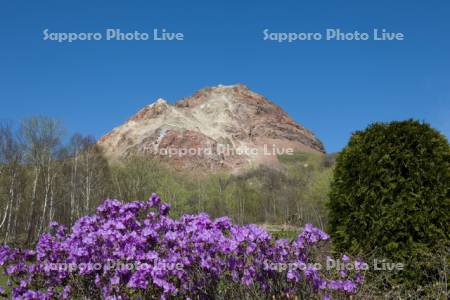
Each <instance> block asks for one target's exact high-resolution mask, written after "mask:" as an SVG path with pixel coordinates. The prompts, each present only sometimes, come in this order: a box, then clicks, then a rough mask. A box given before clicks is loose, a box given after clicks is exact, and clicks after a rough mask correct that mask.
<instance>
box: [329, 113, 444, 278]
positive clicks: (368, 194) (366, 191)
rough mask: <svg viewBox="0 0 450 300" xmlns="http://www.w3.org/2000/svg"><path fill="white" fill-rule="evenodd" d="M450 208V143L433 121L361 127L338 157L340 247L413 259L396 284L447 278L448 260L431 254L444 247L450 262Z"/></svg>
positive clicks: (333, 215) (335, 190)
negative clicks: (449, 255) (443, 273)
mask: <svg viewBox="0 0 450 300" xmlns="http://www.w3.org/2000/svg"><path fill="white" fill-rule="evenodd" d="M449 212H450V146H449V144H448V141H447V140H446V138H445V137H444V136H443V135H441V134H440V133H439V132H437V131H436V130H434V129H432V128H430V126H429V125H427V124H423V123H420V122H417V121H413V120H408V121H403V122H392V123H389V124H384V123H375V124H373V125H371V126H369V127H368V128H367V129H366V130H364V131H358V132H356V133H354V134H353V135H352V137H351V139H350V142H349V143H348V145H347V147H346V148H345V149H344V150H343V151H342V153H341V154H340V155H339V156H338V158H337V162H336V168H335V171H334V180H333V183H332V188H331V194H330V215H329V218H330V222H329V224H330V233H331V235H332V237H333V243H334V246H335V248H336V249H338V250H350V251H351V252H353V253H365V254H368V253H373V255H374V256H375V257H386V258H388V259H390V260H391V261H393V262H402V263H405V270H404V271H402V272H400V273H399V274H398V276H394V277H393V278H390V280H392V281H393V282H400V283H402V282H403V283H409V284H411V285H418V284H424V283H425V282H430V281H433V280H439V277H440V276H442V274H440V273H439V270H442V267H443V266H442V265H441V264H442V260H440V261H438V262H436V261H433V260H431V259H430V255H431V256H432V254H433V253H439V252H441V253H442V252H443V251H444V252H445V253H447V262H448V249H449V248H448V245H449V241H450V231H449V228H450V213H449ZM444 263H445V260H444ZM391 283H392V282H391Z"/></svg>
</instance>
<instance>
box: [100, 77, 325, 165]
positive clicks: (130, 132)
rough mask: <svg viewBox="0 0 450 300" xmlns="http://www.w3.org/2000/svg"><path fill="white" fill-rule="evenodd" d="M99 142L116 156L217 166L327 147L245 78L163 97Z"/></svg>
mask: <svg viewBox="0 0 450 300" xmlns="http://www.w3.org/2000/svg"><path fill="white" fill-rule="evenodd" d="M98 144H99V145H100V146H101V148H103V149H104V152H105V154H106V155H107V157H110V158H112V159H121V158H126V157H129V156H131V155H135V154H138V155H145V156H148V157H149V159H150V158H151V159H159V160H163V161H166V162H168V163H170V164H173V165H174V166H176V167H179V168H189V169H195V168H202V169H212V170H217V169H230V170H239V169H242V168H246V167H248V166H251V165H258V164H267V165H275V164H277V161H278V160H277V154H284V152H286V151H289V149H292V150H293V151H294V150H299V151H310V152H324V148H323V145H322V143H321V142H320V141H319V140H318V139H317V138H316V137H315V136H314V134H313V133H312V132H311V131H309V130H308V129H306V128H304V127H302V126H301V125H299V124H297V123H296V122H295V121H294V120H293V119H292V118H291V117H289V115H288V114H287V113H286V112H284V111H283V110H282V109H281V108H280V107H278V106H277V105H275V104H274V103H272V102H271V101H270V100H268V99H267V98H265V97H263V96H262V95H259V94H257V93H255V92H253V91H251V90H250V89H249V88H247V87H246V86H245V85H243V84H235V85H218V86H214V87H208V88H204V89H201V90H199V91H197V92H196V93H194V94H193V95H192V96H190V97H186V98H183V99H181V100H179V101H177V102H176V103H175V104H173V105H172V104H170V103H168V102H167V101H166V100H164V99H162V98H159V99H157V100H156V101H155V102H153V103H152V104H150V105H147V106H145V107H144V108H142V109H141V110H139V111H138V112H137V113H136V114H135V115H133V116H132V117H131V118H129V119H128V121H127V122H126V123H124V124H123V125H121V126H119V127H117V128H115V129H113V130H112V131H111V132H109V133H108V134H107V135H105V136H104V137H102V138H101V139H100V141H99V142H98ZM243 149H244V150H246V151H243ZM280 149H281V150H280ZM275 150H276V151H275ZM186 151H191V153H184V152H186ZM283 151H284V152H283ZM169 152H170V153H169ZM180 152H183V153H180ZM268 152H271V153H272V155H268V154H267V153H268Z"/></svg>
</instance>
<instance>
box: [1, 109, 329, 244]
mask: <svg viewBox="0 0 450 300" xmlns="http://www.w3.org/2000/svg"><path fill="white" fill-rule="evenodd" d="M63 133H64V130H63V128H62V127H61V124H60V123H59V122H57V121H55V120H53V119H50V118H46V117H33V118H30V119H26V120H23V121H22V123H21V124H20V126H18V128H15V127H14V126H6V125H3V126H0V211H1V214H0V239H1V240H2V241H5V242H8V243H11V244H17V245H18V246H28V245H32V244H33V243H34V241H35V240H36V238H37V237H38V236H39V234H41V233H42V232H44V231H45V230H46V228H47V225H48V223H49V222H50V221H51V220H55V221H58V222H60V223H62V224H66V225H70V224H72V223H73V221H74V220H76V219H78V218H80V217H81V216H84V215H87V214H90V213H92V212H93V210H94V209H95V207H96V206H98V205H99V204H100V203H101V202H102V201H103V200H104V199H106V198H115V199H123V200H125V201H133V200H136V199H140V200H145V199H147V198H148V197H149V196H150V195H151V193H153V192H157V193H158V194H159V195H161V197H162V198H163V199H165V201H167V202H168V203H170V204H171V205H172V213H173V215H174V216H175V217H177V216H179V215H181V214H184V213H199V212H206V213H208V214H210V215H211V216H212V217H220V216H224V215H228V216H230V217H231V218H232V219H233V221H234V222H237V223H239V224H245V223H258V224H285V225H294V226H297V227H298V226H303V225H304V224H305V223H312V224H313V225H315V226H317V227H319V228H324V227H325V225H326V222H327V217H326V211H325V202H326V201H327V198H328V196H327V194H328V190H329V182H330V180H331V177H332V167H333V164H334V156H333V155H321V154H312V153H295V154H294V155H285V156H280V157H279V159H280V161H281V164H280V166H279V168H278V169H273V168H268V167H257V168H253V169H250V170H248V171H245V172H242V173H240V174H238V175H233V174H229V173H225V172H223V173H221V172H216V173H206V172H203V171H199V172H181V171H178V170H174V169H173V168H171V167H170V166H168V165H165V164H163V163H160V162H156V161H154V160H150V159H148V157H130V158H128V159H127V160H123V161H120V162H111V163H108V162H107V161H106V160H105V158H104V157H103V155H102V153H101V151H100V149H98V148H97V146H96V142H95V139H94V138H92V137H89V136H82V135H80V134H74V135H73V136H72V137H71V138H70V139H69V142H68V143H66V144H64V143H63V142H62V141H63V140H66V139H65V138H64V135H63Z"/></svg>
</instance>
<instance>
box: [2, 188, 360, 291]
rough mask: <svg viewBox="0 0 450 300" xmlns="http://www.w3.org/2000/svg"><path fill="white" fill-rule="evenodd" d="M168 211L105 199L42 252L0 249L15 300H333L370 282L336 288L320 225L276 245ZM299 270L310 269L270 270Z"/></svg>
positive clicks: (351, 279) (47, 237)
mask: <svg viewBox="0 0 450 300" xmlns="http://www.w3.org/2000/svg"><path fill="white" fill-rule="evenodd" d="M169 210H170V206H169V205H167V204H165V203H161V201H160V198H159V197H158V196H157V195H155V194H153V195H152V197H151V198H150V199H149V200H148V201H146V202H139V201H135V202H130V203H126V204H123V203H121V202H119V201H117V200H106V201H105V202H104V203H103V204H102V205H101V206H99V207H98V208H97V211H96V214H94V215H91V216H86V217H82V218H80V219H79V220H78V221H77V222H76V223H75V224H74V225H73V227H72V229H71V230H70V231H67V230H66V228H64V226H62V225H59V224H57V223H55V222H54V223H52V224H51V225H50V227H51V230H50V233H46V234H43V235H42V236H41V237H40V239H39V241H38V243H37V245H36V247H35V249H34V250H22V249H12V248H10V247H8V246H3V247H1V248H0V266H3V268H4V270H5V273H6V275H7V276H8V278H9V280H10V282H9V284H10V285H11V288H12V297H13V298H15V299H60V298H62V299H72V298H84V297H87V298H90V299H95V298H102V299H154V298H161V299H167V298H182V299H192V298H194V299H199V298H201V299H209V298H213V297H214V298H218V297H223V298H227V297H230V295H232V294H233V293H235V294H233V295H234V296H235V297H237V295H240V296H242V297H252V298H253V297H255V296H256V295H264V297H268V296H270V295H277V297H279V296H280V295H284V296H285V297H291V296H292V297H293V296H295V295H304V293H305V291H312V293H313V294H315V295H317V296H323V297H324V299H328V298H329V295H330V294H332V293H344V294H345V293H354V292H355V291H356V289H357V285H358V284H360V283H361V282H362V277H361V275H360V274H359V273H358V268H356V270H354V271H352V273H351V274H350V273H349V272H341V274H340V275H339V277H338V279H328V278H326V276H325V275H324V274H323V273H321V271H320V270H318V269H317V268H315V267H314V261H312V256H311V251H313V248H314V246H316V245H317V244H318V243H319V242H321V241H325V240H328V239H329V236H328V235H327V234H326V233H324V232H322V231H321V230H319V229H317V228H314V227H313V226H311V225H306V226H305V227H304V230H303V232H302V233H300V235H298V237H297V238H296V239H295V240H293V241H288V240H285V239H279V240H274V239H273V238H272V237H271V235H270V234H269V233H267V232H266V231H265V230H263V229H261V228H259V227H257V226H256V225H246V226H238V225H235V224H233V223H232V222H231V221H230V219H229V218H227V217H222V218H219V219H216V220H211V219H210V218H209V217H208V215H206V214H198V215H184V216H182V217H181V218H180V219H179V220H174V219H171V218H170V217H169V216H168V212H169ZM344 258H345V260H347V261H348V260H349V258H348V257H346V256H344ZM268 262H270V263H268ZM293 263H295V264H297V265H302V266H304V267H303V268H282V269H281V270H280V268H272V267H270V266H273V265H277V264H278V265H280V264H284V265H288V264H293ZM2 290H3V289H1V288H0V293H2V292H1V291H2ZM236 293H237V294H236Z"/></svg>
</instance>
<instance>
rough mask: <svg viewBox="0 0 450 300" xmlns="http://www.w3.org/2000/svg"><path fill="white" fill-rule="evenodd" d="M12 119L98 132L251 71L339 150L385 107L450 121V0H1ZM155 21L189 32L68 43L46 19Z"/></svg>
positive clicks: (401, 115) (82, 27)
mask: <svg viewBox="0 0 450 300" xmlns="http://www.w3.org/2000/svg"><path fill="white" fill-rule="evenodd" d="M0 3H1V4H0V37H1V41H0V103H1V108H0V119H2V120H10V121H14V122H18V121H19V120H20V119H21V118H24V117H27V116H31V115H48V116H51V117H56V118H58V119H61V120H62V121H63V122H64V123H65V125H66V127H67V129H68V132H69V133H73V132H81V133H85V134H88V133H90V134H93V135H94V136H96V137H97V138H98V137H100V136H101V135H103V134H105V133H106V132H108V131H109V130H111V129H112V128H113V127H115V126H117V125H119V124H121V123H122V122H124V121H125V120H126V119H127V118H128V117H129V116H130V115H132V114H133V113H134V112H136V111H137V110H139V109H140V108H141V107H143V106H144V105H146V104H149V103H150V102H152V101H153V100H154V99H156V98H158V97H163V98H165V99H168V100H169V101H175V100H177V99H179V98H180V97H184V96H188V95H190V94H192V93H193V92H194V91H196V90H197V89H199V88H202V87H206V86H210V85H217V84H232V83H238V82H239V83H244V84H246V85H247V86H249V87H250V88H251V89H252V90H254V91H256V92H259V93H261V94H263V95H265V96H266V97H268V98H269V99H271V100H273V101H274V102H275V103H277V104H278V105H280V106H281V107H282V108H283V109H285V110H286V111H287V112H288V113H289V114H290V115H291V116H292V117H293V118H294V119H295V120H296V121H298V122H299V123H301V124H303V125H304V126H306V127H307V128H309V129H311V130H312V131H314V133H315V134H316V135H317V136H318V137H319V138H320V139H321V140H322V141H323V142H324V144H325V146H326V149H327V151H329V152H334V151H339V150H340V149H342V147H343V146H344V145H345V144H346V143H347V141H348V138H349V136H350V134H351V132H352V131H355V130H358V129H362V128H365V127H366V126H367V125H368V124H369V123H370V122H373V121H389V120H397V119H406V118H417V119H420V120H424V121H427V122H429V123H431V125H432V126H434V127H436V128H438V129H439V130H440V131H441V132H443V133H445V134H446V135H447V136H449V135H450V1H446V0H443V1H423V0H420V1H411V0H409V1H392V0H390V1H384V0H383V1H360V0H359V1H349V0H347V1H333V2H332V1H300V0H283V1H275V0H273V1H250V0H249V1H231V0H228V1H212V0H211V1H198V0H189V1H188V0H184V1H170V0H169V1H167V0H166V1H150V0H145V1H136V0H133V1H123V0H122V1H112V0H109V1H79V0H78V1H43V0H40V1H4V0H2V1H0ZM337 27H338V28H341V29H342V30H344V31H354V30H358V31H361V32H363V31H368V32H371V31H372V30H373V28H386V29H387V30H389V31H396V32H403V33H404V34H405V35H406V40H405V41H396V42H376V41H354V42H349V41H345V42H337V41H309V42H297V43H291V44H288V43H282V44H278V43H276V42H268V41H263V34H262V31H263V29H265V28H268V29H269V30H270V31H276V32H279V31H287V32H291V31H292V32H323V31H324V30H325V29H326V28H337ZM45 28H48V29H49V30H50V31H52V32H86V31H87V32H103V31H104V30H105V29H106V28H120V29H121V30H122V31H133V30H138V31H146V32H148V31H152V30H153V28H166V29H167V30H170V31H180V32H183V33H184V34H185V40H184V41H183V42H154V41H132V42H118V41H95V42H74V43H71V44H69V43H57V42H50V41H44V40H43V33H42V31H43V30H44V29H45Z"/></svg>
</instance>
